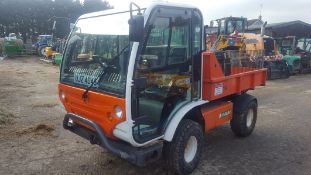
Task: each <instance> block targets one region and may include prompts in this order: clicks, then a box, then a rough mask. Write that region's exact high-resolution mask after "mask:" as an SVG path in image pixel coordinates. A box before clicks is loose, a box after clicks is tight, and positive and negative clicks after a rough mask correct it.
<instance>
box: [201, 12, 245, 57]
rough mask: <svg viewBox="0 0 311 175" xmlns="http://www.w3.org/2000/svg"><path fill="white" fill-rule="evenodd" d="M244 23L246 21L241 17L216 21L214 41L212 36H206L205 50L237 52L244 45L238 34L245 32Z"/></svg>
mask: <svg viewBox="0 0 311 175" xmlns="http://www.w3.org/2000/svg"><path fill="white" fill-rule="evenodd" d="M246 21H247V19H246V18H243V17H226V18H221V19H217V20H216V23H217V25H218V30H217V37H216V39H215V37H213V35H212V34H208V35H207V43H206V45H207V50H209V51H219V50H221V51H225V50H239V49H240V48H242V47H243V46H244V43H243V37H242V36H241V35H240V33H244V32H245V25H246ZM213 38H214V39H213Z"/></svg>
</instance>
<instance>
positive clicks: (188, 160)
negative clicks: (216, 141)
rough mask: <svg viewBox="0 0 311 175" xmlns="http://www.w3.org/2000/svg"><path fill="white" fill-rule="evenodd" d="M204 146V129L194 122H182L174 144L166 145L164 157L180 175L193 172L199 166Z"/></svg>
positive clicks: (186, 120) (173, 141)
mask: <svg viewBox="0 0 311 175" xmlns="http://www.w3.org/2000/svg"><path fill="white" fill-rule="evenodd" d="M203 144H204V135H203V130H202V127H201V126H200V125H199V124H198V123H197V122H194V121H192V120H189V119H184V120H182V121H181V122H180V124H179V126H178V128H177V130H176V133H175V136H174V138H173V140H172V142H169V143H165V145H164V154H165V155H164V157H165V158H166V160H167V161H168V165H169V166H170V168H171V170H173V171H174V172H175V173H178V174H190V173H191V172H193V170H194V169H195V168H196V167H197V166H198V164H199V161H200V158H201V153H202V148H203Z"/></svg>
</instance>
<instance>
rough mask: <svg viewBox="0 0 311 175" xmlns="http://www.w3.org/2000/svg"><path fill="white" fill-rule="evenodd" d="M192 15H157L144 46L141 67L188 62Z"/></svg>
mask: <svg viewBox="0 0 311 175" xmlns="http://www.w3.org/2000/svg"><path fill="white" fill-rule="evenodd" d="M190 24H191V19H190V15H188V16H187V17H185V16H181V15H173V16H171V17H165V18H164V17H161V16H158V17H155V18H154V19H153V21H151V22H150V25H149V26H148V27H149V32H150V33H149V36H148V38H147V42H146V44H145V47H144V48H143V52H142V56H141V57H142V58H141V60H140V68H142V69H150V68H151V69H152V68H159V67H165V66H170V65H175V64H181V63H186V62H187V61H188V60H189V59H190V46H189V39H190V26H191V25H190Z"/></svg>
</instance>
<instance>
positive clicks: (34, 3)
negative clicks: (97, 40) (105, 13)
mask: <svg viewBox="0 0 311 175" xmlns="http://www.w3.org/2000/svg"><path fill="white" fill-rule="evenodd" d="M110 8H112V7H111V6H110V5H109V3H108V2H107V1H102V0H84V2H83V3H80V0H0V38H1V37H4V36H8V34H9V33H17V34H18V33H20V34H21V36H22V38H23V40H26V39H27V38H33V37H36V36H37V35H40V34H51V33H52V26H53V17H65V18H68V19H69V20H70V22H72V23H74V22H75V21H76V19H77V18H78V17H79V16H80V15H82V14H84V13H89V12H94V11H99V10H106V9H110Z"/></svg>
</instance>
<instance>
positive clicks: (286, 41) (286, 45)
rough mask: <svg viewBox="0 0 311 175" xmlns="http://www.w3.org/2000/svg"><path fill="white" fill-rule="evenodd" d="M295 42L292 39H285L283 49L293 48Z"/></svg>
mask: <svg viewBox="0 0 311 175" xmlns="http://www.w3.org/2000/svg"><path fill="white" fill-rule="evenodd" d="M292 45H293V40H292V39H284V40H282V47H292Z"/></svg>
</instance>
